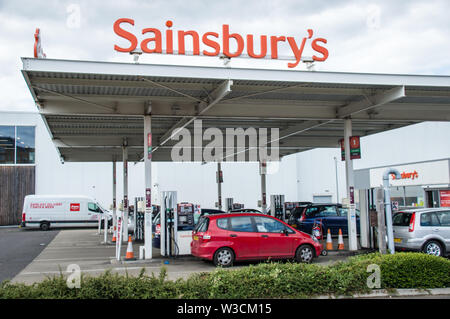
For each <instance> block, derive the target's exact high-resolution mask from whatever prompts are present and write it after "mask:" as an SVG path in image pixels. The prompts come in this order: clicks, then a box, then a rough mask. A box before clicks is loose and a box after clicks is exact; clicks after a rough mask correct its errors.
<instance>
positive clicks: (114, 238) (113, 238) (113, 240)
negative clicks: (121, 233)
mask: <svg viewBox="0 0 450 319" xmlns="http://www.w3.org/2000/svg"><path fill="white" fill-rule="evenodd" d="M116 240H117V239H116V226H114V233H113V237H112V239H111V242H113V243H115V242H116Z"/></svg>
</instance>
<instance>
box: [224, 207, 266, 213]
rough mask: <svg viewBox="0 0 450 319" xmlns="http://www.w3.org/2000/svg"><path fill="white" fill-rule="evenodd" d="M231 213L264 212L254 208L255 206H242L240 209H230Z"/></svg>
mask: <svg viewBox="0 0 450 319" xmlns="http://www.w3.org/2000/svg"><path fill="white" fill-rule="evenodd" d="M229 213H256V214H262V212H261V211H259V210H257V209H254V208H240V209H232V210H230V211H229Z"/></svg>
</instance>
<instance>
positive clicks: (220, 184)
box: [217, 162, 223, 210]
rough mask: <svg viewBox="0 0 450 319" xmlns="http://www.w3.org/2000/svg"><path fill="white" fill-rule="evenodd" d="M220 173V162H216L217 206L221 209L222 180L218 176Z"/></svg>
mask: <svg viewBox="0 0 450 319" xmlns="http://www.w3.org/2000/svg"><path fill="white" fill-rule="evenodd" d="M221 175H222V177H223V174H222V168H221V163H220V162H217V208H218V209H220V210H221V209H222V181H221V178H220V176H221Z"/></svg>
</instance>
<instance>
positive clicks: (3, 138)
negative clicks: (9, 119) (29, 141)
mask: <svg viewBox="0 0 450 319" xmlns="http://www.w3.org/2000/svg"><path fill="white" fill-rule="evenodd" d="M15 145H16V139H15V127H14V126H0V164H14V162H15V161H14V157H15V156H14V154H15V149H14V148H15Z"/></svg>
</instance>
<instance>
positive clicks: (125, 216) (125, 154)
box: [122, 145, 128, 242]
mask: <svg viewBox="0 0 450 319" xmlns="http://www.w3.org/2000/svg"><path fill="white" fill-rule="evenodd" d="M122 154H123V156H122V158H123V239H122V241H123V242H127V241H128V148H127V146H126V145H124V146H123V147H122Z"/></svg>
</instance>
